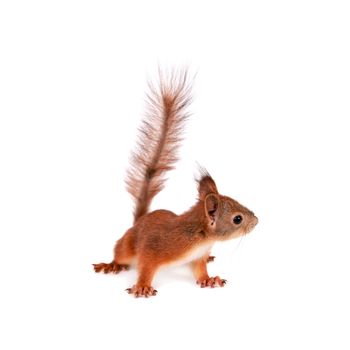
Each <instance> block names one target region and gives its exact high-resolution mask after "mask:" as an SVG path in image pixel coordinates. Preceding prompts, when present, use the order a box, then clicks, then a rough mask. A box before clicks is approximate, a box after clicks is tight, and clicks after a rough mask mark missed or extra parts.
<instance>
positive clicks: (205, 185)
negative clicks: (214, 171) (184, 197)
mask: <svg viewBox="0 0 350 350" xmlns="http://www.w3.org/2000/svg"><path fill="white" fill-rule="evenodd" d="M198 192H199V199H200V200H202V201H204V199H205V197H206V196H207V195H208V194H210V193H214V194H219V193H218V189H217V188H216V185H215V182H214V180H213V179H212V177H211V176H209V175H207V176H203V177H202V178H201V179H200V180H198Z"/></svg>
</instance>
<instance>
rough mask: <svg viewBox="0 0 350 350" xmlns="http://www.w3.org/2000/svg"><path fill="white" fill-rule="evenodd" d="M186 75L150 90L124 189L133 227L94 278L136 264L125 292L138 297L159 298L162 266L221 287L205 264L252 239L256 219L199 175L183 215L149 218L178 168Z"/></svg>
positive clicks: (187, 97) (164, 212)
mask: <svg viewBox="0 0 350 350" xmlns="http://www.w3.org/2000/svg"><path fill="white" fill-rule="evenodd" d="M188 80H189V79H188V74H187V72H186V71H183V72H178V73H174V72H173V73H172V74H170V75H169V76H166V77H164V76H163V75H162V73H160V77H159V85H158V86H153V85H151V84H150V92H149V94H148V95H147V98H148V101H147V102H148V109H147V114H146V118H145V119H144V120H143V122H142V125H141V128H140V134H139V140H138V148H137V150H136V151H135V152H134V153H133V154H132V158H131V166H130V168H129V170H128V172H127V177H126V185H127V190H128V192H129V193H130V194H131V195H132V197H133V198H134V201H135V209H134V225H133V226H132V227H131V228H130V229H128V230H127V231H126V233H125V234H124V236H123V237H122V238H120V239H119V240H118V241H117V243H116V245H115V248H114V259H113V261H112V262H111V263H109V264H106V263H100V264H94V269H95V271H96V272H101V271H103V272H104V273H109V272H111V273H118V272H120V271H122V270H127V269H128V268H129V266H130V264H131V263H133V262H136V267H137V270H138V280H137V282H136V284H135V285H134V286H133V287H131V288H128V289H127V292H128V293H130V294H133V295H134V296H136V297H141V296H143V297H149V296H153V295H156V293H157V291H156V290H155V289H154V288H153V287H152V280H153V277H154V275H155V273H156V272H157V271H158V269H159V268H160V267H161V266H164V265H169V264H172V263H190V264H191V266H192V269H193V273H194V276H195V279H196V281H197V283H198V284H199V285H200V286H201V287H215V286H221V287H223V286H224V285H225V283H226V280H224V279H221V278H220V277H218V276H216V277H209V275H208V272H207V263H208V262H209V261H212V260H213V259H214V257H212V256H210V250H211V248H212V246H213V245H214V243H215V242H216V241H224V240H228V239H232V238H236V237H239V236H241V235H245V234H247V233H249V232H250V231H251V230H252V229H253V228H254V227H255V225H256V224H257V223H258V219H257V217H256V216H255V215H254V213H253V212H251V211H250V210H249V209H247V208H245V207H244V206H242V205H241V204H239V203H238V202H237V201H235V200H233V199H232V198H230V197H227V196H223V195H221V194H219V192H218V190H217V187H216V184H215V182H214V180H213V179H212V177H211V176H210V175H209V173H208V172H207V171H206V170H204V169H200V177H199V178H198V179H197V183H198V199H197V202H196V203H195V205H194V206H192V207H191V208H190V209H189V210H188V211H186V212H185V213H183V214H181V215H176V214H174V213H173V212H171V211H168V210H155V211H152V212H149V207H150V204H151V201H152V199H153V198H154V196H156V195H157V194H158V193H159V192H160V191H161V190H162V189H163V187H164V182H165V178H164V174H165V173H166V172H167V171H168V170H171V169H173V168H174V164H175V162H176V161H177V159H178V158H177V149H178V147H179V144H180V142H181V140H182V137H181V132H182V130H183V126H184V122H185V121H186V119H187V118H188V116H189V113H188V112H187V107H188V106H189V104H190V103H191V94H190V92H191V84H190V83H189V81H188Z"/></svg>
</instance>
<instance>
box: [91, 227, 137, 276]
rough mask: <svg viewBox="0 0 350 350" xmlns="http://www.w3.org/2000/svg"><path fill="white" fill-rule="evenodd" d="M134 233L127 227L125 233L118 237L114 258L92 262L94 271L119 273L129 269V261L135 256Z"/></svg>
mask: <svg viewBox="0 0 350 350" xmlns="http://www.w3.org/2000/svg"><path fill="white" fill-rule="evenodd" d="M134 241H135V238H134V233H133V231H132V229H129V230H128V231H127V232H126V233H125V235H124V236H123V237H122V238H121V239H119V240H118V241H117V243H116V245H115V247H114V259H113V261H112V262H111V263H109V264H106V263H100V264H93V266H94V270H95V272H101V271H102V272H104V273H110V272H112V273H119V272H120V271H125V270H129V266H130V263H131V262H132V260H133V259H134V258H135V248H134Z"/></svg>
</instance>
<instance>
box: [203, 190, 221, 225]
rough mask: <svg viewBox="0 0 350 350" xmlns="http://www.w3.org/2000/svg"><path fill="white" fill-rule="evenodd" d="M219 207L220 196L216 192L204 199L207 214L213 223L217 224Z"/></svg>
mask: <svg viewBox="0 0 350 350" xmlns="http://www.w3.org/2000/svg"><path fill="white" fill-rule="evenodd" d="M218 207H219V196H218V195H216V194H214V193H210V194H208V195H207V196H206V197H205V200H204V208H205V215H206V216H207V217H208V219H209V221H210V224H211V225H214V224H215V221H216V218H217V211H218Z"/></svg>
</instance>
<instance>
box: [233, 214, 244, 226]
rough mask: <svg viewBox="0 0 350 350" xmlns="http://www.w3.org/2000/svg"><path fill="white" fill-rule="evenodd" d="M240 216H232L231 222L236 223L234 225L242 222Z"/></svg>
mask: <svg viewBox="0 0 350 350" xmlns="http://www.w3.org/2000/svg"><path fill="white" fill-rule="evenodd" d="M242 220H243V219H242V216H241V215H237V216H235V217H234V218H233V222H234V223H235V224H236V225H239V224H240V223H241V222H242Z"/></svg>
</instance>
